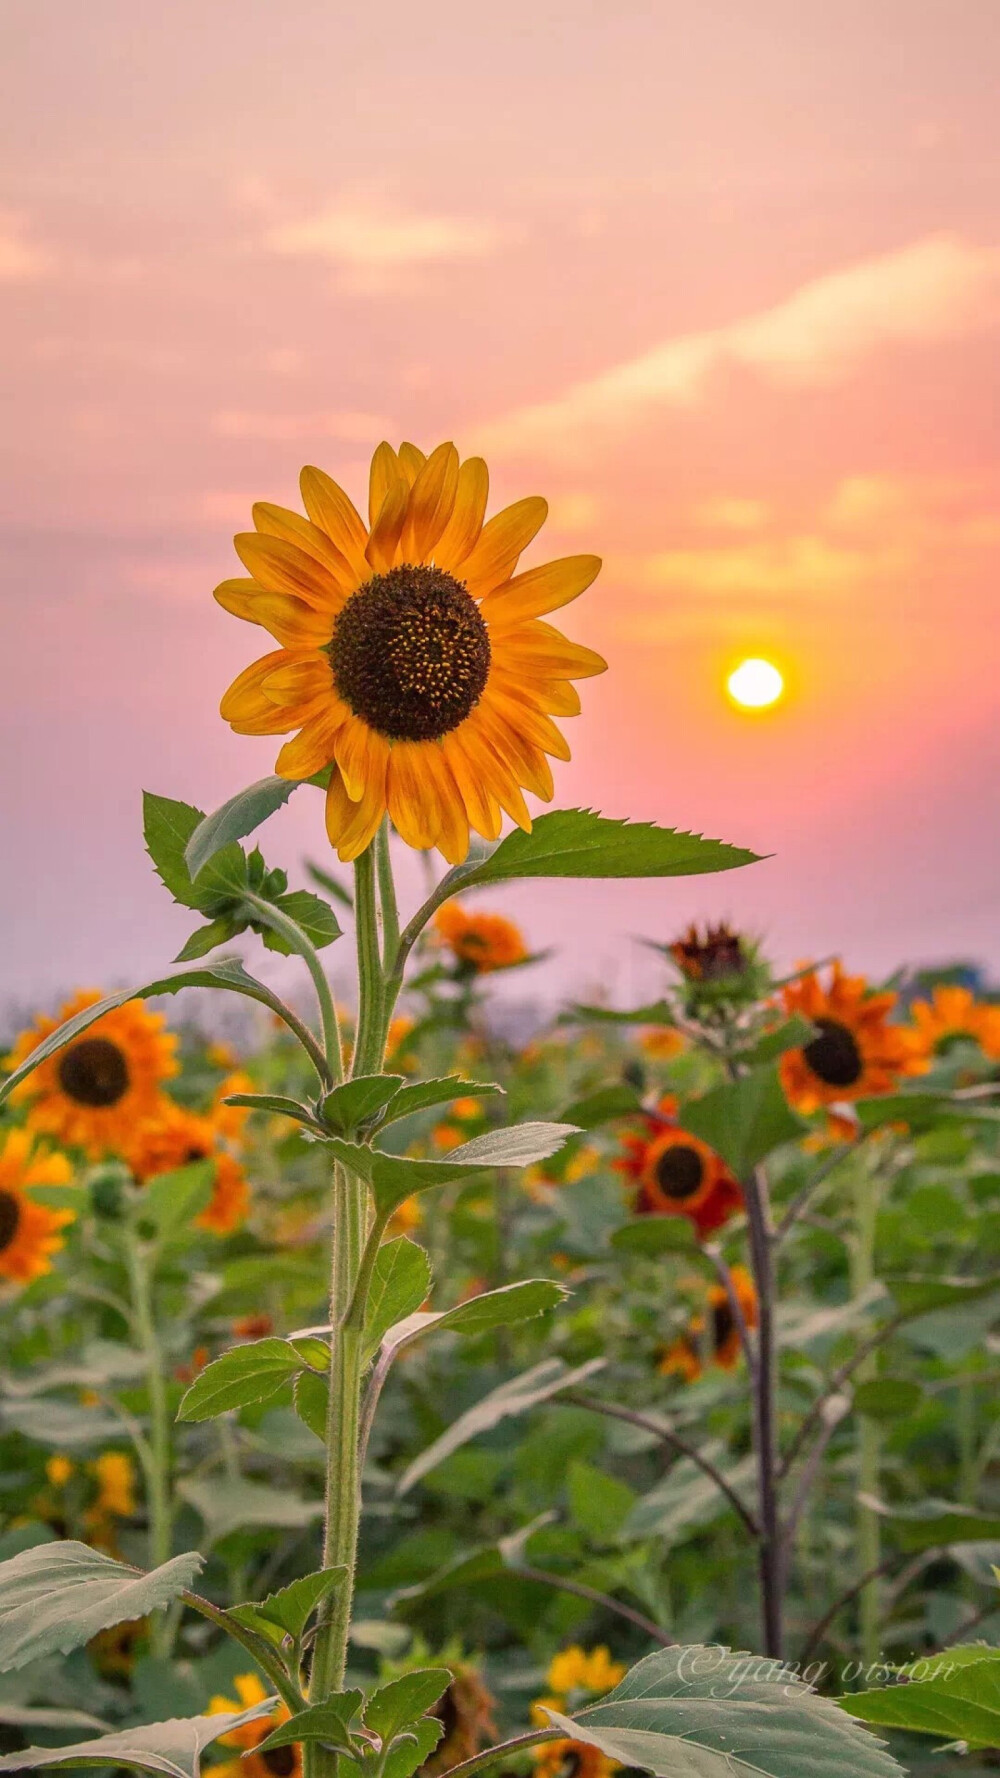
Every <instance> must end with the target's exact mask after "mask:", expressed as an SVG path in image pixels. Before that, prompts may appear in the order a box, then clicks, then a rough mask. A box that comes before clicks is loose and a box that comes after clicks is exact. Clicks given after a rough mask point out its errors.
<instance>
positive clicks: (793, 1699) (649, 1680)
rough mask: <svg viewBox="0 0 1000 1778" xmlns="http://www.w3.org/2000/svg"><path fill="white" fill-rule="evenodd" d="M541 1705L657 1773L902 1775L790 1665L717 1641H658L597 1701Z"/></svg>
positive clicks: (594, 1741) (733, 1777) (616, 1754)
mask: <svg viewBox="0 0 1000 1778" xmlns="http://www.w3.org/2000/svg"><path fill="white" fill-rule="evenodd" d="M545 1712H546V1715H547V1716H548V1717H549V1718H550V1720H551V1722H552V1723H553V1724H554V1726H555V1727H556V1728H558V1729H560V1730H561V1731H562V1732H563V1734H564V1735H566V1736H567V1737H569V1738H570V1739H572V1740H577V1741H584V1742H586V1743H588V1744H589V1745H590V1746H592V1747H597V1748H599V1749H600V1750H601V1752H602V1753H604V1754H605V1755H606V1757H607V1758H609V1759H613V1760H617V1761H618V1762H619V1763H620V1764H621V1765H623V1766H638V1767H641V1768H642V1769H643V1770H645V1771H647V1772H652V1773H654V1774H655V1775H656V1778H847V1775H848V1774H850V1778H901V1775H902V1767H900V1766H899V1765H898V1764H897V1763H896V1761H895V1760H894V1759H893V1758H892V1756H891V1755H890V1754H888V1753H887V1752H886V1751H885V1748H884V1747H883V1746H882V1744H881V1742H879V1741H876V1740H875V1739H874V1737H873V1736H871V1735H867V1734H865V1733H864V1732H863V1731H862V1730H861V1729H860V1728H858V1726H857V1725H856V1724H855V1723H853V1722H851V1721H850V1719H849V1718H848V1717H846V1716H845V1715H844V1713H843V1712H842V1711H839V1710H838V1708H837V1706H836V1705H835V1704H833V1703H831V1702H830V1700H829V1699H827V1698H820V1697H818V1696H817V1695H816V1693H815V1692H814V1691H812V1690H811V1689H810V1688H809V1686H807V1685H805V1684H803V1682H802V1681H801V1680H800V1679H799V1678H798V1677H797V1676H796V1674H795V1672H794V1670H793V1669H792V1668H791V1667H788V1666H786V1665H785V1664H784V1663H782V1662H781V1661H777V1660H768V1659H767V1658H766V1657H764V1656H760V1655H746V1654H733V1653H730V1651H729V1650H728V1649H724V1648H697V1647H696V1648H665V1649H661V1650H658V1651H657V1653H656V1654H652V1655H647V1657H646V1659H645V1660H643V1661H640V1662H639V1663H638V1664H637V1666H635V1667H633V1668H632V1669H631V1670H630V1671H629V1672H628V1673H627V1674H626V1675H625V1678H624V1679H623V1680H622V1682H621V1684H620V1685H617V1686H616V1687H615V1689H614V1691H612V1692H609V1693H608V1694H607V1695H606V1697H604V1698H602V1699H601V1701H600V1702H599V1703H597V1704H593V1705H591V1706H590V1707H589V1708H588V1709H586V1710H581V1711H578V1712H577V1713H576V1715H575V1716H573V1717H568V1716H564V1715H563V1714H562V1713H561V1712H559V1711H555V1710H551V1709H549V1708H548V1707H547V1706H546V1707H545ZM845 1724H846V1725H847V1731H848V1732H847V1733H845V1732H844V1725H845Z"/></svg>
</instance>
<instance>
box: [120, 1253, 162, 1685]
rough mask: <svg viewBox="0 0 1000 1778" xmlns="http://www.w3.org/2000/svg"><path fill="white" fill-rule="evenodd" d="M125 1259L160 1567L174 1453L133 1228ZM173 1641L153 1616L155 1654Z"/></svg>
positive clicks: (154, 1557) (152, 1532) (147, 1284)
mask: <svg viewBox="0 0 1000 1778" xmlns="http://www.w3.org/2000/svg"><path fill="white" fill-rule="evenodd" d="M125 1258H126V1263H127V1266H128V1276H129V1284H130V1287H131V1293H132V1305H133V1310H134V1315H135V1328H136V1334H137V1337H138V1340H139V1346H140V1349H141V1351H142V1355H143V1357H144V1359H145V1361H146V1388H147V1391H148V1393H149V1439H148V1441H144V1444H145V1448H146V1450H147V1452H148V1457H147V1460H146V1461H145V1463H144V1469H145V1475H146V1491H147V1505H148V1512H149V1562H150V1567H151V1568H159V1567H161V1566H162V1564H163V1563H164V1562H169V1560H170V1555H171V1551H172V1548H173V1507H172V1504H171V1499H170V1477H171V1461H172V1454H171V1439H170V1407H169V1403H168V1401H167V1378H166V1372H165V1369H164V1363H163V1352H162V1349H161V1347H160V1342H159V1340H158V1338H157V1334H156V1320H155V1317H154V1314H153V1303H152V1289H151V1285H152V1279H151V1275H150V1264H149V1256H148V1253H147V1251H146V1249H145V1248H144V1247H143V1246H142V1245H141V1243H140V1242H139V1240H138V1238H137V1236H136V1235H134V1234H133V1233H131V1231H130V1232H129V1233H128V1234H127V1235H126V1238H125ZM141 1455H142V1452H141V1451H140V1456H141ZM169 1639H170V1625H169V1624H168V1623H167V1621H166V1620H165V1619H164V1617H163V1616H162V1614H160V1615H157V1616H155V1617H153V1618H152V1619H151V1620H150V1648H151V1652H152V1653H153V1654H154V1655H164V1654H167V1653H168V1652H169Z"/></svg>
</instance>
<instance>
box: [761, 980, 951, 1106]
mask: <svg viewBox="0 0 1000 1778" xmlns="http://www.w3.org/2000/svg"><path fill="white" fill-rule="evenodd" d="M783 999H784V1003H785V1010H786V1012H788V1013H789V1014H796V1013H797V1014H799V1015H800V1016H801V1017H802V1018H805V1019H809V1020H810V1021H811V1022H812V1024H813V1025H815V1027H816V1036H815V1037H814V1038H813V1039H812V1040H811V1042H809V1043H807V1044H805V1045H804V1046H803V1048H802V1049H797V1050H786V1051H785V1054H784V1055H783V1056H782V1058H781V1083H782V1086H783V1087H784V1089H785V1096H786V1098H787V1099H788V1101H789V1103H790V1104H791V1105H794V1106H795V1108H796V1110H797V1111H803V1112H806V1113H807V1114H808V1113H809V1112H813V1111H819V1110H820V1108H821V1107H822V1106H824V1105H836V1104H838V1103H841V1102H844V1101H848V1102H849V1101H850V1100H853V1099H867V1098H872V1097H875V1096H877V1095H878V1094H880V1093H891V1092H892V1091H893V1090H894V1089H895V1087H896V1086H897V1085H898V1084H899V1082H900V1081H901V1080H902V1079H904V1078H905V1077H906V1076H909V1075H914V1074H923V1073H924V1072H925V1071H926V1068H927V1051H926V1045H925V1044H924V1042H923V1041H922V1039H921V1038H920V1037H919V1036H918V1035H917V1033H916V1032H914V1031H912V1030H908V1029H907V1028H906V1027H905V1026H904V1025H893V1024H890V1023H889V1015H890V1013H891V1012H892V1010H893V1008H894V1007H895V1005H896V999H897V996H896V995H895V994H893V993H888V992H886V993H873V992H872V991H871V990H870V989H869V987H868V983H867V982H866V980H865V978H864V976H861V975H845V973H844V971H843V969H842V968H841V966H840V963H839V962H837V963H834V965H833V968H832V970H831V972H830V979H829V982H828V984H827V986H826V987H824V986H823V983H822V982H821V981H820V978H819V976H818V975H817V974H816V972H815V970H809V971H808V972H807V973H806V974H805V975H803V976H800V978H799V979H798V980H797V981H795V982H791V983H789V985H788V986H787V987H786V988H785V989H784V990H783Z"/></svg>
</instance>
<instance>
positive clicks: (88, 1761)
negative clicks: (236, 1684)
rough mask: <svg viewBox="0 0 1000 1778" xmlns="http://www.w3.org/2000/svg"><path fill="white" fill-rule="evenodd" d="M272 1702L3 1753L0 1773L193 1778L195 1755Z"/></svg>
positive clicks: (270, 1706)
mask: <svg viewBox="0 0 1000 1778" xmlns="http://www.w3.org/2000/svg"><path fill="white" fill-rule="evenodd" d="M274 1703H275V1700H274V1699H273V1698H265V1699H264V1700H263V1702H261V1703H260V1704H254V1705H252V1706H251V1708H250V1709H249V1710H241V1711H240V1713H239V1715H233V1714H232V1713H231V1712H228V1711H220V1712H219V1714H218V1715H217V1716H190V1717H175V1718H174V1719H173V1721H171V1722H152V1723H147V1724H146V1725H145V1727H143V1728H139V1729H124V1730H123V1731H122V1732H121V1733H120V1734H117V1735H103V1736H100V1737H99V1738H98V1739H96V1740H93V1741H78V1742H76V1743H74V1744H73V1745H72V1746H69V1747H27V1748H25V1749H24V1750H23V1751H22V1752H20V1753H5V1754H4V1756H3V1758H2V1759H0V1772H21V1771H28V1770H34V1769H37V1768H38V1767H39V1766H63V1767H66V1766H68V1767H79V1766H89V1767H91V1768H92V1769H93V1768H100V1767H103V1768H104V1769H105V1770H107V1769H108V1768H109V1767H110V1768H111V1769H114V1768H115V1767H118V1766H123V1767H124V1768H125V1769H126V1770H127V1771H132V1772H156V1773H163V1774H165V1775H166V1778H199V1775H200V1772H201V1755H202V1753H203V1752H204V1750H205V1748H206V1747H208V1746H210V1745H211V1743H212V1742H213V1741H218V1739H219V1737H220V1736H221V1735H228V1734H230V1733H231V1732H232V1730H233V1729H238V1728H241V1727H242V1725H243V1724H244V1723H246V1722H253V1721H254V1720H255V1718H257V1717H259V1716H266V1715H267V1713H268V1711H269V1710H273V1708H274Z"/></svg>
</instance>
